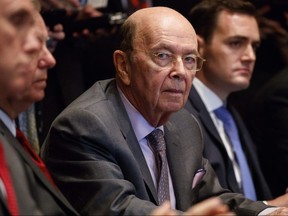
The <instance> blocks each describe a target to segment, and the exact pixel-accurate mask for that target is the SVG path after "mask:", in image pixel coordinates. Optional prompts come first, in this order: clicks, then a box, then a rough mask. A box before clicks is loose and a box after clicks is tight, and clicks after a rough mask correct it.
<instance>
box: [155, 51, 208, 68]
mask: <svg viewBox="0 0 288 216" xmlns="http://www.w3.org/2000/svg"><path fill="white" fill-rule="evenodd" d="M152 57H153V60H154V62H155V63H156V64H157V65H159V66H160V67H163V68H165V67H169V68H171V67H173V66H175V63H176V62H178V61H179V58H181V59H182V62H183V65H184V67H185V69H187V70H190V71H192V72H197V71H200V70H201V68H202V66H203V62H205V61H206V60H205V59H203V58H202V57H200V56H198V55H195V54H190V55H185V56H176V55H173V54H170V53H165V52H156V53H152Z"/></svg>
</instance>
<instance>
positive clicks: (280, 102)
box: [247, 67, 288, 196]
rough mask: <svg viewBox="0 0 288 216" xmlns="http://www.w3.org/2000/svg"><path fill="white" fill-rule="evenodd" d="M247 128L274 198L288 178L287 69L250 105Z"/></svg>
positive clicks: (259, 92)
mask: <svg viewBox="0 0 288 216" xmlns="http://www.w3.org/2000/svg"><path fill="white" fill-rule="evenodd" d="M249 107H250V109H249V110H250V112H248V114H247V117H248V118H247V123H248V127H249V129H250V130H251V132H252V133H251V135H252V138H253V139H254V140H255V143H256V145H257V147H258V152H259V159H260V164H261V166H262V170H263V173H264V176H265V177H266V179H267V182H268V183H269V185H271V190H272V193H273V195H274V196H279V195H281V194H283V193H285V190H286V188H287V187H288V175H286V174H285V171H284V172H283V167H287V166H288V148H287V146H288V67H286V68H285V69H283V70H282V71H281V72H279V73H278V74H277V75H275V76H274V77H273V78H272V79H271V80H269V81H268V82H267V83H266V84H265V85H264V86H263V87H262V88H261V89H259V91H258V93H257V94H255V98H254V100H251V104H250V105H249Z"/></svg>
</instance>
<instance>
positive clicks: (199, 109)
mask: <svg viewBox="0 0 288 216" xmlns="http://www.w3.org/2000/svg"><path fill="white" fill-rule="evenodd" d="M189 101H190V103H191V105H192V108H191V109H190V110H189V108H188V110H189V111H191V112H192V113H193V114H194V115H195V116H198V118H199V119H200V121H201V124H202V126H203V127H205V128H206V130H207V132H208V133H210V134H211V135H212V136H213V137H214V138H215V139H216V140H217V141H218V143H221V144H222V141H221V138H220V136H219V134H218V132H217V129H216V127H215V125H214V123H213V121H212V119H211V118H210V114H209V112H208V111H207V109H206V107H205V104H204V103H203V101H202V99H201V97H200V95H199V94H198V92H197V91H196V89H195V88H194V87H192V88H191V91H190V95H189ZM193 108H194V110H193Z"/></svg>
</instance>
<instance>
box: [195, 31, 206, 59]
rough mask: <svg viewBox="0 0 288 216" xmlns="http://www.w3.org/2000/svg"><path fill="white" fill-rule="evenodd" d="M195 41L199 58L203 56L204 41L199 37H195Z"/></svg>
mask: <svg viewBox="0 0 288 216" xmlns="http://www.w3.org/2000/svg"><path fill="white" fill-rule="evenodd" d="M197 41H198V52H199V54H200V56H204V52H205V40H204V39H203V38H202V37H201V36H199V35H197Z"/></svg>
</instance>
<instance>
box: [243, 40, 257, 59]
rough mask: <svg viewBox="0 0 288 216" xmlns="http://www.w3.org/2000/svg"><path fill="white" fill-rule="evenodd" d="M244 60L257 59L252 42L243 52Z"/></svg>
mask: <svg viewBox="0 0 288 216" xmlns="http://www.w3.org/2000/svg"><path fill="white" fill-rule="evenodd" d="M243 60H246V61H253V62H254V61H256V52H255V50H254V47H253V45H252V44H249V45H248V46H247V47H246V49H245V50H244V53H243Z"/></svg>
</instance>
